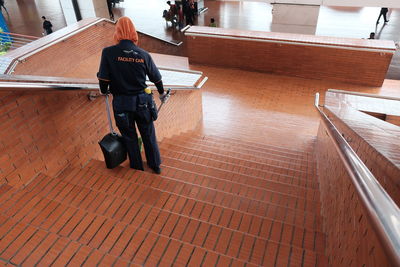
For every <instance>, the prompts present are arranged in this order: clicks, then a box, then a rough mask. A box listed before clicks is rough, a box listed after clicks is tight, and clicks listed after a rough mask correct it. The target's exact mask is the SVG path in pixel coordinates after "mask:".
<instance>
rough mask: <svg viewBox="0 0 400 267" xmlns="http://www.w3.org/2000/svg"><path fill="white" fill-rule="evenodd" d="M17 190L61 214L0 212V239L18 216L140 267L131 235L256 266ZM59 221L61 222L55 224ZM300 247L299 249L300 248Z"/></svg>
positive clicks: (41, 210) (18, 210)
mask: <svg viewBox="0 0 400 267" xmlns="http://www.w3.org/2000/svg"><path fill="white" fill-rule="evenodd" d="M20 193H21V195H22V197H24V196H25V197H26V198H27V202H25V203H23V204H20V205H21V206H22V205H24V204H25V205H26V204H28V205H29V204H30V203H31V202H33V205H36V204H37V203H41V202H44V201H47V202H48V203H50V205H51V204H54V205H56V208H55V209H53V210H50V211H48V212H54V211H55V210H58V209H61V211H60V210H58V212H59V213H61V214H60V215H58V217H57V218H56V220H55V222H54V224H53V225H50V226H49V225H46V224H44V225H43V223H44V220H45V219H46V218H47V217H46V218H41V221H40V220H39V221H38V222H39V225H37V224H38V222H36V223H35V221H36V220H37V219H38V218H39V216H40V215H41V213H42V212H43V211H44V210H45V208H43V207H39V211H38V213H36V214H33V215H32V216H31V217H32V218H28V219H27V220H28V221H26V220H25V219H26V217H27V216H29V215H30V214H31V212H30V213H27V215H25V216H24V217H22V218H18V217H17V219H15V218H13V217H10V216H8V214H6V215H7V217H4V213H3V216H0V220H2V221H3V222H4V220H6V224H2V226H0V237H1V238H4V237H7V235H8V234H9V232H10V229H13V228H14V227H15V224H14V223H13V221H11V222H10V220H13V219H15V220H17V221H18V219H19V221H18V222H20V223H23V224H27V225H29V226H32V227H36V228H38V229H41V230H44V231H47V232H50V233H52V234H55V235H57V236H58V237H60V238H67V239H69V240H71V241H74V242H78V243H79V244H80V245H84V246H88V248H90V249H96V250H98V251H100V252H101V253H107V254H110V255H111V256H113V257H121V258H122V260H125V261H126V262H129V261H133V262H134V263H135V262H136V263H138V264H140V266H142V264H143V262H141V261H139V262H138V261H136V256H137V255H138V254H140V253H141V252H140V250H139V251H137V253H135V251H129V252H127V250H132V248H131V247H128V244H129V245H131V246H135V245H136V242H134V241H133V240H132V242H131V239H132V238H133V237H138V236H139V237H141V238H142V239H140V240H135V241H137V242H138V245H139V247H138V246H136V247H137V248H138V249H139V248H140V247H141V241H143V242H146V240H145V239H143V238H144V237H145V238H148V237H149V236H150V237H151V238H152V239H153V241H154V240H158V239H160V238H163V239H167V241H168V240H169V242H166V243H171V242H172V243H175V244H176V243H178V245H179V246H181V247H182V246H185V247H186V249H187V247H191V248H193V249H198V250H200V251H204V252H205V253H210V254H215V255H216V256H217V257H222V258H227V259H228V262H229V260H230V261H232V262H233V263H234V264H239V265H244V264H246V265H250V266H256V265H254V264H253V263H250V262H247V261H246V260H240V259H236V258H234V257H231V256H225V255H223V254H221V253H216V252H213V251H210V250H209V249H208V248H202V247H200V246H196V245H192V244H190V243H188V242H182V241H179V240H177V239H174V238H172V237H171V238H170V237H166V236H165V235H161V234H157V233H154V232H151V231H147V230H145V229H143V228H142V227H140V226H139V227H138V226H132V225H129V224H127V223H123V222H120V221H118V220H115V219H111V218H107V217H105V216H101V215H97V214H95V213H92V212H88V211H86V210H82V209H79V208H77V207H72V206H68V205H64V204H63V203H61V202H59V201H56V200H51V199H49V198H46V197H40V196H38V195H37V194H36V193H35V194H33V193H32V192H28V191H26V189H22V190H21V192H20ZM29 193H31V194H30V195H29ZM16 205H18V203H16ZM48 206H49V205H45V207H48ZM14 208H15V207H14ZM23 208H24V207H22V209H23ZM22 209H21V208H20V209H16V208H15V210H13V212H14V211H15V213H14V214H11V215H14V216H15V215H19V216H22V215H23V214H22V215H20V213H19V212H20V211H21V210H22ZM31 210H32V209H28V211H31ZM45 215H46V214H45ZM60 221H61V223H59V222H60ZM71 222H72V223H71ZM55 224H58V225H57V226H56V227H54V225H55ZM49 227H50V228H49ZM103 227H104V228H103ZM65 229H67V230H65ZM100 229H102V230H101V231H100ZM105 229H107V230H105ZM139 232H140V233H139ZM13 235H15V234H14V233H12V234H11V239H13ZM131 235H132V236H131ZM113 236H114V237H113ZM99 237H100V239H99ZM243 238H244V237H243ZM14 239H15V238H14ZM122 239H124V240H122ZM271 242H272V241H271ZM272 243H274V244H275V243H276V242H272ZM0 245H1V243H0ZM153 245H156V242H154V244H153ZM179 246H178V247H177V249H179V248H180V247H179ZM144 248H145V247H144ZM15 249H19V248H18V247H16V248H15ZM295 249H300V248H295ZM300 250H301V251H303V249H300ZM306 251H309V250H306ZM1 252H2V250H1V247H0V253H1ZM128 253H130V254H128ZM132 253H133V254H132ZM309 253H312V252H311V251H309ZM14 254H15V253H14ZM14 254H13V255H14ZM142 254H143V253H142ZM312 254H315V253H312ZM147 255H149V254H147ZM174 255H175V254H174ZM315 255H316V254H315ZM128 256H129V257H131V256H132V257H133V256H134V257H135V258H133V259H128ZM142 256H143V255H142ZM144 256H145V255H144ZM160 256H162V255H158V257H153V259H152V260H158V259H159V257H160ZM171 259H172V260H173V259H174V257H172V258H171V257H170V260H171ZM225 260H226V259H225ZM156 263H157V261H156ZM165 264H172V261H166V262H165ZM152 265H154V264H152ZM72 266H75V265H72Z"/></svg>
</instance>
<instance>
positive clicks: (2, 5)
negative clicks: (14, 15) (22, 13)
mask: <svg viewBox="0 0 400 267" xmlns="http://www.w3.org/2000/svg"><path fill="white" fill-rule="evenodd" d="M3 8H4V10H5V11H6V13H7V16H10V14H8V11H7V8H6V7H5V6H4V0H0V10H1V12H3Z"/></svg>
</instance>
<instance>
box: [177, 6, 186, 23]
mask: <svg viewBox="0 0 400 267" xmlns="http://www.w3.org/2000/svg"><path fill="white" fill-rule="evenodd" d="M184 20H185V16H184V15H183V8H182V5H178V26H179V29H182V28H183V23H184Z"/></svg>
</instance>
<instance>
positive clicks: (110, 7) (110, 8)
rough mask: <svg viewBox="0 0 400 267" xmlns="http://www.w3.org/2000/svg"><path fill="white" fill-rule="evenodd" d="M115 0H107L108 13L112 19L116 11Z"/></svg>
mask: <svg viewBox="0 0 400 267" xmlns="http://www.w3.org/2000/svg"><path fill="white" fill-rule="evenodd" d="M112 5H113V1H112V0H107V8H108V14H109V16H110V19H111V20H114V13H113V10H112V9H113V6H112Z"/></svg>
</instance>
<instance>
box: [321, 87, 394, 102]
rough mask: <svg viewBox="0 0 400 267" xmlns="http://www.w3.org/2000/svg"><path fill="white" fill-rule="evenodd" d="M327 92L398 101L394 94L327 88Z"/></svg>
mask: <svg viewBox="0 0 400 267" xmlns="http://www.w3.org/2000/svg"><path fill="white" fill-rule="evenodd" d="M328 92H330V93H340V94H346V95H356V96H366V97H373V98H382V99H388V100H396V101H400V97H395V96H385V95H375V94H367V93H359V92H352V91H345V90H338V89H328Z"/></svg>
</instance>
